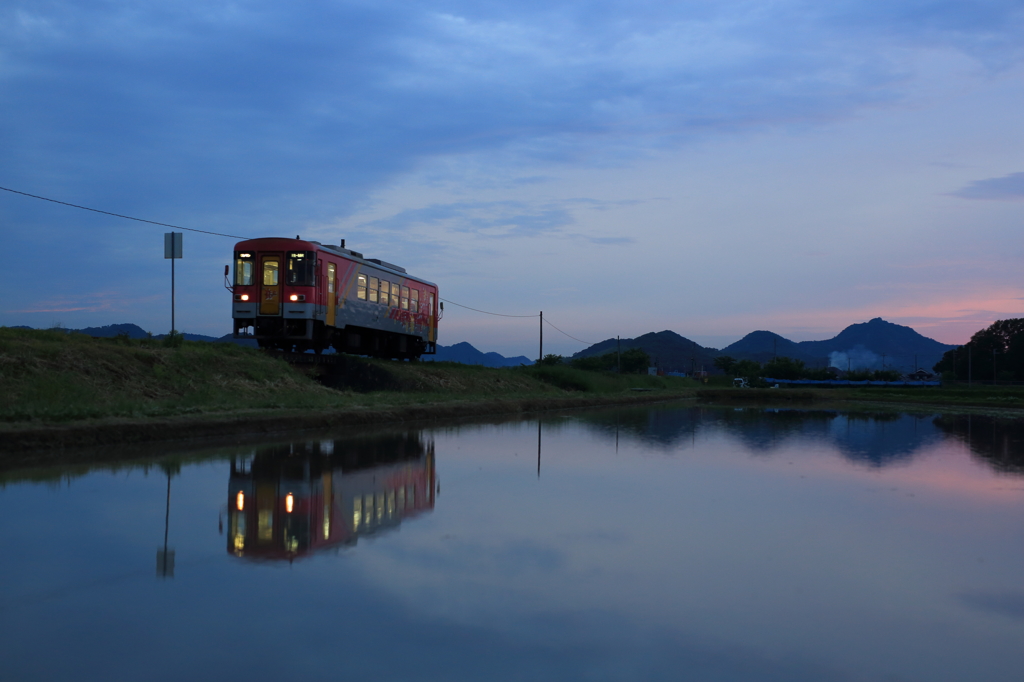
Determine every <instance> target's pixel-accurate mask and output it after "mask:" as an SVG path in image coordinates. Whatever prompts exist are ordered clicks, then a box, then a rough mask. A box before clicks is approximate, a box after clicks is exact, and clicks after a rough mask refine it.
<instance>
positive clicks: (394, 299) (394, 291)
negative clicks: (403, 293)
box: [391, 284, 398, 308]
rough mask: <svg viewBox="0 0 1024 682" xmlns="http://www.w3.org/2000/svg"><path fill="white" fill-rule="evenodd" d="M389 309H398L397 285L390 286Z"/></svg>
mask: <svg viewBox="0 0 1024 682" xmlns="http://www.w3.org/2000/svg"><path fill="white" fill-rule="evenodd" d="M391 307H392V308H397V307H398V285H397V284H392V285H391Z"/></svg>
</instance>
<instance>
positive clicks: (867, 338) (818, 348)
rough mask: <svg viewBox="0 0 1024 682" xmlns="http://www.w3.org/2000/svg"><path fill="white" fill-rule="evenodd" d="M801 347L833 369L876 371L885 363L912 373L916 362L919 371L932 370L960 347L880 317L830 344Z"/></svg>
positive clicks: (803, 344) (854, 326) (854, 327)
mask: <svg viewBox="0 0 1024 682" xmlns="http://www.w3.org/2000/svg"><path fill="white" fill-rule="evenodd" d="M798 345H799V346H800V347H801V348H806V349H807V350H809V351H810V352H811V353H812V354H816V355H829V356H830V357H831V360H832V364H833V366H836V367H839V368H840V369H842V362H843V360H844V359H846V360H849V364H850V365H851V366H853V367H857V366H858V364H859V365H860V366H861V367H862V368H866V369H876V368H881V366H882V363H883V362H884V363H885V366H886V367H892V368H894V369H899V370H903V371H912V370H913V369H914V368H915V362H916V366H917V367H918V368H924V369H927V370H931V368H932V367H933V366H934V365H935V363H937V362H938V361H939V360H941V359H942V355H943V353H945V352H946V351H948V350H952V349H953V348H955V347H956V346H953V345H950V344H946V343H939V342H938V341H936V340H935V339H929V338H928V337H927V336H923V335H921V334H919V333H917V332H916V331H914V330H913V329H911V328H910V327H904V326H903V325H899V324H893V323H892V322H886V321H885V320H883V319H882V318H880V317H876V318H874V319H873V320H869V321H868V322H862V323H860V324H851V325H850V326H849V327H847V328H846V329H844V330H843V331H841V332H839V334H837V335H836V336H835V337H834V338H832V339H829V340H827V341H802V342H800V343H799V344H798ZM837 355H841V356H846V358H841V357H836V356H837ZM915 356H916V357H915Z"/></svg>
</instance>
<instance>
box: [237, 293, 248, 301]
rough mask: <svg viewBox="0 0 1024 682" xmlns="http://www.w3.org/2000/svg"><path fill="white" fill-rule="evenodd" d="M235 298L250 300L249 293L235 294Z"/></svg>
mask: <svg viewBox="0 0 1024 682" xmlns="http://www.w3.org/2000/svg"><path fill="white" fill-rule="evenodd" d="M235 300H236V301H248V300H249V294H235Z"/></svg>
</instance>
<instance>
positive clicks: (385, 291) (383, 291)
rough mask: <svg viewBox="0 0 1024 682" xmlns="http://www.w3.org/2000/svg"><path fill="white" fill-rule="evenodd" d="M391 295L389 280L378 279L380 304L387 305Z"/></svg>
mask: <svg viewBox="0 0 1024 682" xmlns="http://www.w3.org/2000/svg"><path fill="white" fill-rule="evenodd" d="M390 297H391V282H386V281H384V280H381V281H380V304H381V305H387V304H388V299H389V298H390Z"/></svg>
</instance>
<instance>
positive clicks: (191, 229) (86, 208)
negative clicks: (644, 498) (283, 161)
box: [0, 187, 593, 345]
mask: <svg viewBox="0 0 1024 682" xmlns="http://www.w3.org/2000/svg"><path fill="white" fill-rule="evenodd" d="M0 190H3V191H5V192H10V193H11V194H20V195H21V196H23V197H29V198H31V199H39V200H40V201H49V202H50V203H53V204H60V205H61V206H68V207H70V208H77V209H80V210H82V211H91V212H92V213H100V214H102V215H108V216H112V217H114V218H122V219H124V220H134V221H135V222H137V223H146V224H148V225H159V226H160V227H169V228H171V229H173V230H186V231H188V232H199V233H201V234H209V235H213V236H215V237H230V238H231V239H249V238H250V237H242V236H240V235H237V234H224V233H223V232H211V231H210V230H199V229H197V228H194V227H182V226H181V225H171V224H170V223H161V222H158V221H156V220H146V219H145V218H136V217H134V216H130V215H124V214H121V213H113V212H111V211H103V210H100V209H98V208H90V207H89V206H80V205H78V204H72V203H70V202H67V201H60V200H58V199H51V198H49V197H43V196H39V195H38V194H29V193H28V192H22V191H20V190H16V189H11V188H10V187H0ZM441 300H442V301H444V302H445V303H450V304H452V305H454V306H458V307H460V308H465V309H466V310H472V311H473V312H475V313H483V314H484V315H494V316H495V317H516V318H526V317H537V316H536V315H507V314H505V313H493V312H490V311H489V310H480V309H479V308H471V307H470V306H468V305H463V304H461V303H456V302H455V301H452V300H449V299H447V298H442V299H441ZM541 319H542V320H543V321H544V322H546V323H547V324H549V325H550V326H551V327H552V328H553V329H554V330H555V331H557V332H559V333H560V334H564V335H565V336H568V337H569V338H570V339H572V340H573V341H579V342H580V343H585V344H587V345H593V343H591V342H590V341H584V340H583V339H577V338H576V337H575V336H573V335H572V334H568V333H566V332H564V331H562V330H561V329H559V328H558V327H556V326H555V325H554V324H552V323H551V321H550V320H544V319H543V318H541Z"/></svg>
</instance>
